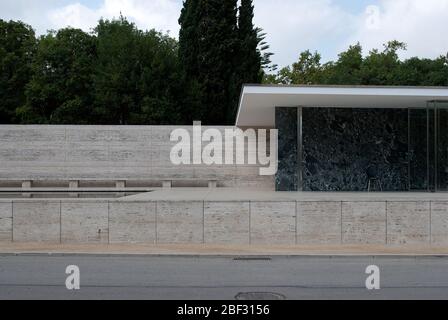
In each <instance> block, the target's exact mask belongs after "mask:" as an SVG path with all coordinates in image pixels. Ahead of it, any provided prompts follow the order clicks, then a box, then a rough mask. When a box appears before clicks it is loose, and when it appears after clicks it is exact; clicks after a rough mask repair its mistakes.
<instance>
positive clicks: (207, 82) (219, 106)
mask: <svg viewBox="0 0 448 320" xmlns="http://www.w3.org/2000/svg"><path fill="white" fill-rule="evenodd" d="M179 22H180V25H181V31H180V35H179V55H180V61H181V63H182V64H183V67H184V70H185V73H186V77H187V79H188V80H189V81H190V82H194V83H196V84H197V86H198V87H199V90H198V91H199V92H200V96H201V99H200V101H201V112H200V114H201V115H202V118H201V119H200V120H202V121H203V122H204V123H205V124H209V125H212V124H226V123H228V119H229V113H231V112H232V110H233V109H234V108H235V107H234V106H233V105H232V103H233V96H234V92H232V86H231V85H230V84H231V82H232V81H233V79H234V73H235V72H236V71H237V70H236V66H235V56H236V55H237V52H238V32H237V0H226V1H222V0H186V1H185V2H184V8H183V10H182V14H181V17H180V19H179Z"/></svg>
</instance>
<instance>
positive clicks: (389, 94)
mask: <svg viewBox="0 0 448 320" xmlns="http://www.w3.org/2000/svg"><path fill="white" fill-rule="evenodd" d="M434 100H447V101H448V87H373V86H355V87H348V86H278V85H276V86H271V85H269V86H264V85H245V86H244V87H243V90H242V93H241V99H240V105H239V111H238V117H237V121H236V126H238V127H268V128H273V127H274V126H275V107H334V108H338V107H339V108H344V107H347V108H410V107H411V108H412V107H425V106H426V105H427V102H428V101H434Z"/></svg>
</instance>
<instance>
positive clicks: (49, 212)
mask: <svg viewBox="0 0 448 320" xmlns="http://www.w3.org/2000/svg"><path fill="white" fill-rule="evenodd" d="M12 217H13V218H12V224H13V240H14V241H16V242H34V241H36V242H60V241H61V203H60V202H59V201H38V202H19V201H14V202H13V206H12Z"/></svg>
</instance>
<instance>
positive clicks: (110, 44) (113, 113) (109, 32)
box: [94, 16, 142, 125]
mask: <svg viewBox="0 0 448 320" xmlns="http://www.w3.org/2000/svg"><path fill="white" fill-rule="evenodd" d="M95 34H96V36H97V55H98V59H97V62H96V67H95V72H94V87H95V110H94V113H95V117H96V118H97V121H98V122H99V123H101V124H121V125H125V124H128V121H129V117H130V114H131V113H132V112H135V110H136V108H137V105H138V87H137V85H136V84H137V83H138V81H139V74H138V72H139V69H140V68H141V66H140V64H141V63H142V61H141V60H140V59H139V52H138V42H139V38H140V37H141V36H142V33H141V31H140V30H138V29H137V28H136V26H135V25H134V24H133V23H130V22H129V21H127V20H126V19H125V18H124V17H122V16H121V17H120V18H119V19H117V20H103V19H101V20H100V21H99V23H98V26H97V27H96V28H95Z"/></svg>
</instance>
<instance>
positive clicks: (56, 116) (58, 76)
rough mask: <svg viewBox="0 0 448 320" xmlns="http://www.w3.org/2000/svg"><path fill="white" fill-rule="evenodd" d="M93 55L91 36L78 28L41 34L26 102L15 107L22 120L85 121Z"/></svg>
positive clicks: (90, 93) (90, 104) (93, 44)
mask: <svg viewBox="0 0 448 320" xmlns="http://www.w3.org/2000/svg"><path fill="white" fill-rule="evenodd" d="M95 58H96V46H95V39H94V38H93V37H92V36H91V35H89V34H87V33H85V32H83V31H82V30H80V29H73V28H66V29H61V30H59V31H58V32H55V31H53V32H50V33H49V34H47V35H46V36H43V37H41V38H40V39H39V44H38V49H37V52H36V55H35V58H34V61H33V64H32V78H31V80H30V82H29V84H28V85H27V89H26V97H27V101H26V105H25V106H24V107H23V108H20V109H19V110H18V115H19V116H20V118H21V119H22V122H23V123H53V124H71V123H77V124H85V123H89V121H90V116H91V114H92V109H91V108H92V102H93V99H92V71H93V66H94V63H95Z"/></svg>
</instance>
